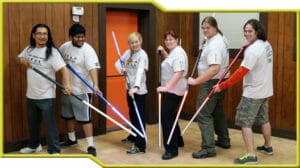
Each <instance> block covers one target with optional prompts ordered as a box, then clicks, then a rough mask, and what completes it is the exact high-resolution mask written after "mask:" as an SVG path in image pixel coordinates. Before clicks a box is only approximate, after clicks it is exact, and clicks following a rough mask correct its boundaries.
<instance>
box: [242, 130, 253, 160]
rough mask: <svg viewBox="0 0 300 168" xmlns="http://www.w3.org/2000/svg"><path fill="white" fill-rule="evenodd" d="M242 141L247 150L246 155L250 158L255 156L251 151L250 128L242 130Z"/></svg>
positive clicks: (251, 138)
mask: <svg viewBox="0 0 300 168" xmlns="http://www.w3.org/2000/svg"><path fill="white" fill-rule="evenodd" d="M242 135H243V139H244V142H245V145H246V148H247V151H248V153H249V154H250V155H251V156H255V153H254V149H253V132H252V128H242Z"/></svg>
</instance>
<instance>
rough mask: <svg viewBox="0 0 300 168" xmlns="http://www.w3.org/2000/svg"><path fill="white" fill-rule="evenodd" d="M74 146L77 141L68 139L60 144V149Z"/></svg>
mask: <svg viewBox="0 0 300 168" xmlns="http://www.w3.org/2000/svg"><path fill="white" fill-rule="evenodd" d="M75 145H77V140H75V141H72V140H70V139H68V140H67V141H65V142H63V143H61V144H60V147H62V148H63V147H69V146H75Z"/></svg>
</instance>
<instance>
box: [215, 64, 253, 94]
mask: <svg viewBox="0 0 300 168" xmlns="http://www.w3.org/2000/svg"><path fill="white" fill-rule="evenodd" d="M248 72H249V69H247V68H245V67H242V66H241V67H239V68H238V69H237V70H236V71H235V72H234V73H233V74H232V75H231V76H230V78H229V79H227V80H226V81H224V82H222V83H220V84H219V85H215V86H214V88H215V92H221V91H222V90H223V89H226V88H229V87H231V86H233V85H234V84H236V83H237V82H239V81H240V80H242V79H243V77H244V76H245V75H246V74H247V73H248Z"/></svg>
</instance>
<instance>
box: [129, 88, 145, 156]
mask: <svg viewBox="0 0 300 168" xmlns="http://www.w3.org/2000/svg"><path fill="white" fill-rule="evenodd" d="M145 97H146V95H138V94H134V99H135V102H136V105H137V107H138V111H139V115H140V117H141V121H142V124H143V126H144V128H145V132H146V118H145V109H146V103H145ZM127 104H128V107H129V117H130V121H131V123H132V125H133V126H135V127H136V128H137V129H138V130H139V131H140V132H141V133H143V131H142V127H141V125H140V122H139V119H138V117H137V114H136V111H135V108H134V104H133V100H132V98H131V97H130V95H129V94H128V91H127ZM132 132H134V133H136V135H137V136H136V137H134V136H132V135H131V134H130V135H129V136H128V137H127V138H128V139H130V140H132V141H134V142H135V144H134V145H135V146H136V147H138V148H139V149H141V150H145V149H146V141H145V138H143V137H141V136H140V135H139V134H138V133H137V132H136V131H134V130H133V129H132Z"/></svg>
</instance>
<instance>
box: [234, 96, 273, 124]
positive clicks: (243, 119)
mask: <svg viewBox="0 0 300 168" xmlns="http://www.w3.org/2000/svg"><path fill="white" fill-rule="evenodd" d="M268 111H269V110H268V98H263V99H252V98H246V97H242V98H241V100H240V103H239V105H238V107H237V113H236V116H235V125H238V126H240V127H242V128H245V127H246V128H251V127H252V126H253V125H262V124H265V123H268V122H269V114H268Z"/></svg>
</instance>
